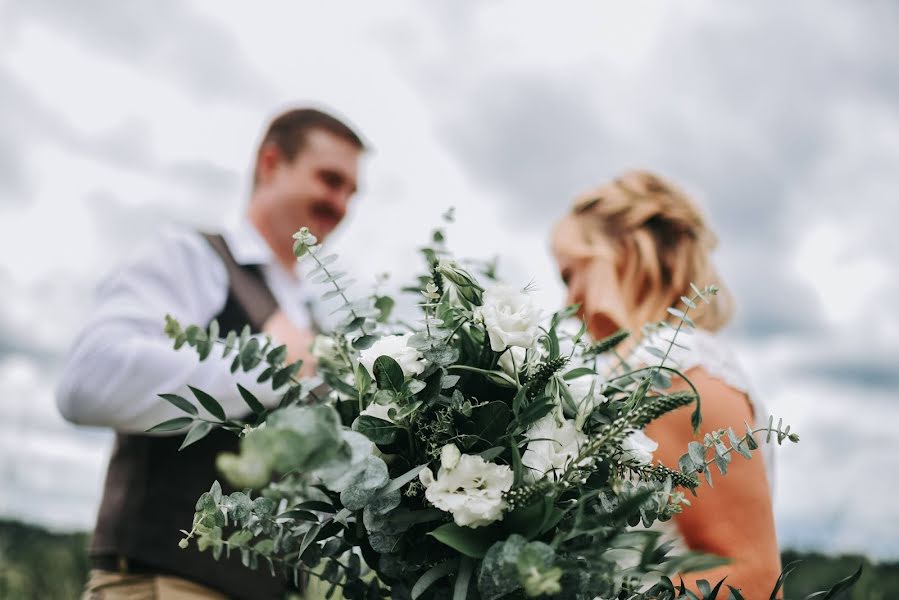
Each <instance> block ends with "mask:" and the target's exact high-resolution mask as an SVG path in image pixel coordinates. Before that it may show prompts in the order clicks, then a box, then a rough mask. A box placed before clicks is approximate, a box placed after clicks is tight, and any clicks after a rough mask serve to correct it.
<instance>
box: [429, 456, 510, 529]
mask: <svg viewBox="0 0 899 600" xmlns="http://www.w3.org/2000/svg"><path fill="white" fill-rule="evenodd" d="M514 478H515V477H514V475H513V474H512V469H510V468H509V467H507V466H505V465H497V464H493V463H489V462H487V461H486V460H484V459H483V458H481V457H480V456H472V455H469V454H462V453H461V452H459V449H458V448H456V446H455V445H454V444H447V445H446V446H444V447H443V450H442V451H441V453H440V469H439V470H438V471H437V477H436V478H435V477H434V473H433V472H432V471H431V469H424V470H423V471H422V472H421V474H420V475H419V479H420V480H421V482H422V484H424V486H425V488H426V489H425V497H426V498H427V499H428V501H429V502H430V503H431V504H433V505H434V506H436V507H437V508H439V509H440V510H443V511H446V512H448V513H450V514H452V515H453V520H454V521H455V522H456V525H459V526H460V527H481V526H483V525H489V524H490V523H493V522H494V521H499V520H501V519H502V518H503V510H505V509H506V508H507V507H508V504H507V503H506V501H505V500H504V499H503V493H504V492H508V491H509V490H510V489H511V488H512V481H513V480H514Z"/></svg>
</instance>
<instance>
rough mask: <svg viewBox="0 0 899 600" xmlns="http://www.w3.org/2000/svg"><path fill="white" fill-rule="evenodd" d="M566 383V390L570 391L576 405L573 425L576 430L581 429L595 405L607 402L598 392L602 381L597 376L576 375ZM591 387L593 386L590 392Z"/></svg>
mask: <svg viewBox="0 0 899 600" xmlns="http://www.w3.org/2000/svg"><path fill="white" fill-rule="evenodd" d="M566 383H568V391H569V392H571V397H572V398H573V399H574V404H575V407H577V413H576V414H575V420H574V424H575V427H577V430H578V431H583V429H584V423H586V422H587V419H589V418H590V414H591V413H592V412H593V411H594V410H595V409H596V407H597V406H599V405H600V404H603V403H604V402H607V401H608V398H606V397H605V396H603V395H602V394H600V393H599V391H600V389H601V388H602V382H601V381H600V380H599V378H597V377H594V376H590V377H578V378H577V379H573V380H571V381H568V382H566ZM591 387H592V388H593V389H592V392H591Z"/></svg>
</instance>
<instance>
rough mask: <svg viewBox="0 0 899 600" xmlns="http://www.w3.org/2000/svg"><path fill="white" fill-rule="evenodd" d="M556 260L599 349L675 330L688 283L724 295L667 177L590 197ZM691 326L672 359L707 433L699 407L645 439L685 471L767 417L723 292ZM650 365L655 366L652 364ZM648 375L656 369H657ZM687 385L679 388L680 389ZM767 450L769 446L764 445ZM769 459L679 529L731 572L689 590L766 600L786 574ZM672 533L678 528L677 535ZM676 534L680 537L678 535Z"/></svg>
mask: <svg viewBox="0 0 899 600" xmlns="http://www.w3.org/2000/svg"><path fill="white" fill-rule="evenodd" d="M552 242H553V252H554V254H555V257H556V261H557V262H558V265H559V271H560V273H561V275H562V279H563V281H564V282H565V284H566V286H567V287H568V302H569V303H570V304H579V305H580V307H581V308H580V312H581V316H582V318H583V319H584V320H585V321H586V323H587V327H588V330H589V332H590V335H591V336H592V337H593V338H594V339H601V338H603V337H606V336H608V335H610V334H612V333H614V332H616V331H617V330H619V329H627V330H629V331H631V332H632V333H634V334H638V333H639V332H640V331H641V326H642V325H643V324H645V323H649V322H655V321H660V320H663V319H666V318H668V319H670V316H669V314H668V313H667V309H668V308H669V307H675V306H677V305H678V304H679V303H680V297H681V296H688V297H690V296H692V295H693V292H692V290H691V287H690V283H692V282H695V283H696V285H698V286H704V285H708V284H712V283H714V284H716V285H717V286H718V287H719V288H723V286H722V285H721V282H720V280H718V277H717V276H716V274H715V272H714V270H713V268H712V265H711V262H710V258H709V254H710V252H711V250H712V248H713V247H714V246H715V243H716V240H715V237H714V235H713V234H712V232H711V231H710V230H709V229H708V227H707V226H706V224H705V222H704V220H703V218H702V216H701V215H700V214H699V212H698V211H697V209H696V206H695V205H694V204H693V202H691V201H690V199H689V198H688V197H687V196H686V195H684V194H683V193H682V192H681V191H680V190H678V189H677V188H676V187H674V186H673V185H671V184H669V183H667V182H666V181H664V180H663V179H661V178H660V177H657V176H655V175H653V174H651V173H647V172H643V171H632V172H628V173H626V174H624V175H623V176H622V177H620V178H618V179H615V180H614V181H613V182H611V183H608V184H606V185H604V186H602V187H600V188H599V189H597V190H595V191H594V192H591V193H589V194H586V195H584V196H582V197H580V198H579V199H578V200H577V201H576V202H575V203H574V205H573V207H572V210H571V212H570V213H569V214H567V215H566V216H565V217H564V218H563V219H562V220H561V221H560V222H559V223H558V224H557V225H556V227H555V230H554V232H553V240H552ZM699 304H700V306H701V308H699V310H698V311H697V312H694V311H692V310H691V313H690V315H691V319H692V320H693V322H694V323H695V324H696V326H697V330H695V331H694V332H692V335H690V336H686V335H685V336H684V337H683V338H680V337H679V338H678V340H677V341H678V343H680V344H683V345H685V346H689V347H690V350H689V351H684V350H681V349H678V348H676V347H675V348H674V350H675V352H673V355H672V357H671V358H672V359H673V360H674V361H675V362H676V363H677V364H678V365H679V366H680V368H681V369H682V370H683V371H684V372H685V374H686V375H687V377H688V378H689V379H690V380H691V381H692V382H693V384H694V385H695V386H696V388H697V390H698V391H699V393H700V396H701V398H702V427H701V430H700V432H699V434H694V433H693V430H692V426H691V424H690V413H691V410H692V409H691V408H690V407H685V408H682V409H680V410H677V411H674V412H672V413H669V414H667V415H665V416H664V417H662V418H660V419H658V420H657V421H655V422H654V423H652V424H651V425H650V426H649V427H647V429H646V433H647V434H648V435H649V436H650V437H651V438H653V439H654V440H655V441H656V442H658V444H659V447H658V450H657V451H656V453H655V459H656V460H657V461H661V462H662V463H664V464H665V465H667V466H669V467H672V468H677V464H678V458H679V457H680V456H681V455H682V454H683V453H684V452H686V449H687V445H688V443H689V442H691V441H694V440H700V441H701V440H702V436H703V435H704V434H705V433H707V432H710V431H714V430H718V429H724V428H727V427H733V428H734V430H735V431H738V432H739V431H743V430H744V423H752V422H753V421H755V420H756V418H758V419H765V418H767V414H766V413H765V412H764V411H763V409H762V408H761V406H760V405H759V404H758V401H757V399H756V398H754V397H750V394H749V392H748V389H747V387H746V384H745V383H744V378H743V377H742V374H741V372H740V370H739V368H737V367H736V366H735V363H734V361H733V360H732V358H731V355H730V354H729V353H728V352H727V349H726V348H725V347H723V346H722V344H721V342H720V341H719V339H718V338H717V337H716V336H715V332H716V331H717V330H718V329H719V328H721V327H723V326H724V325H725V324H726V323H727V321H728V318H729V315H730V303H729V301H728V297H727V294H726V292H725V291H724V290H723V289H722V290H721V291H720V292H719V294H718V295H717V297H716V298H714V299H712V302H711V304H710V305H705V304H704V303H701V302H700V303H699ZM632 339H633V341H632V342H631V345H630V346H629V347H628V348H625V349H623V350H624V352H626V353H627V354H629V356H630V362H634V361H637V362H639V360H640V358H641V357H642V356H643V355H644V353H645V350H644V348H643V346H642V345H641V344H640V343H639V342H640V341H641V340H639V337H638V335H634V336H633V338H632ZM649 359H652V357H651V356H649ZM649 359H647V360H646V362H647V364H656V363H657V362H658V359H655V361H656V363H651V362H649ZM679 385H680V386H683V387H686V385H685V384H684V383H683V382H679V383H678V382H675V384H674V387H675V389H676V388H677V387H679ZM762 449H763V450H764V449H766V446H764V445H763V446H762ZM766 462H767V461H766V457H765V456H763V455H762V454H760V453H755V454H754V455H753V458H752V460H745V459H742V458H739V457H737V458H735V460H734V461H733V462H732V463H731V465H730V467H729V469H728V473H727V475H726V476H725V477H720V476H719V477H716V478H715V480H714V487H708V486H705V485H703V486H702V487H701V488H700V489H699V490H698V494H699V497H698V498H692V497H691V498H690V502H691V504H692V506H690V507H686V508H685V509H684V511H683V512H682V513H681V514H679V515H677V516H676V517H675V519H674V523H675V525H676V530H674V531H672V532H671V534H672V535H673V536H676V541H677V542H679V543H680V544H681V545H682V546H686V547H687V548H689V549H691V550H698V551H703V552H709V553H714V554H717V555H720V556H724V557H727V558H729V559H730V560H731V561H732V562H731V563H730V564H729V565H727V566H725V567H721V568H718V569H713V570H709V571H704V572H701V573H691V574H689V575H687V576H685V577H684V581H685V582H687V584H688V585H692V588H693V589H694V590H695V589H696V583H695V582H696V581H697V580H699V579H706V580H709V581H712V582H717V581H718V580H719V579H721V578H722V577H724V576H725V575H726V576H727V583H728V584H730V585H732V586H734V587H739V588H741V589H742V591H743V595H744V596H745V597H747V598H761V597H767V595H768V594H769V593H770V591H771V589H772V588H773V585H774V582H775V581H776V579H777V577H778V575H779V573H780V558H779V554H778V547H777V540H776V536H775V531H774V518H773V515H772V507H771V496H770V484H769V477H768V474H767V472H766ZM667 525H669V526H670V524H667ZM672 529H673V528H672Z"/></svg>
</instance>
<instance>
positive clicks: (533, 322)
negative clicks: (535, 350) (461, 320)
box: [475, 285, 540, 352]
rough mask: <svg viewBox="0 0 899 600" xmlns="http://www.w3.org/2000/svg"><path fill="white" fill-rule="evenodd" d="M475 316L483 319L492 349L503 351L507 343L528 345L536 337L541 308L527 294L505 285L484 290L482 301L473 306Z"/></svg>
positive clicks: (518, 345)
mask: <svg viewBox="0 0 899 600" xmlns="http://www.w3.org/2000/svg"><path fill="white" fill-rule="evenodd" d="M475 316H476V317H477V318H479V319H481V320H482V321H483V322H484V326H485V327H486V328H487V335H488V336H490V347H491V348H493V351H494V352H502V351H503V350H505V349H506V347H508V346H517V347H519V348H530V347H531V346H533V345H534V341H535V340H536V339H537V326H538V325H539V323H540V310H539V309H538V308H537V307H536V306H535V305H534V304H533V303H532V302H531V299H530V297H529V296H528V295H527V294H526V293H524V292H522V291H520V290H517V289H515V288H512V287H509V286H507V285H497V286H495V287H492V288H490V289H489V290H487V291H486V292H484V299H483V304H482V305H481V306H479V307H477V308H475Z"/></svg>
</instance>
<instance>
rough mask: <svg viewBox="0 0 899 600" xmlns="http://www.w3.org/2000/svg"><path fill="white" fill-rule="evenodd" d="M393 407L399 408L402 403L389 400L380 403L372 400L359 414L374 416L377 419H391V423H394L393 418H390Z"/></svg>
mask: <svg viewBox="0 0 899 600" xmlns="http://www.w3.org/2000/svg"><path fill="white" fill-rule="evenodd" d="M391 408H395V409H397V410H399V409H400V405H399V404H397V403H396V402H388V403H387V404H378V403H377V402H372V403H371V404H369V405H368V406H366V407H365V410H363V411H362V412H361V413H359V416H362V415H366V416H368V417H374V418H376V419H381V420H384V421H390V422H391V423H393V419H391V418H390V409H391Z"/></svg>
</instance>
